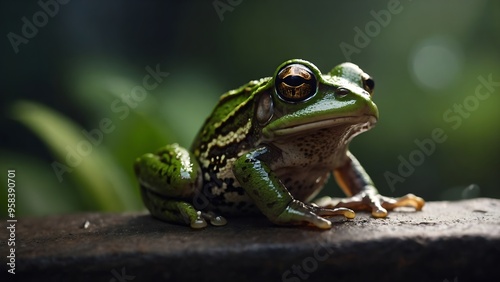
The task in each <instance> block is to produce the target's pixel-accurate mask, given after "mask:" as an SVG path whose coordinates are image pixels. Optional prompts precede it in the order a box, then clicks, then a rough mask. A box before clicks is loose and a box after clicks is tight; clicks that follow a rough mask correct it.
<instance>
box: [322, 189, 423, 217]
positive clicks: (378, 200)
mask: <svg viewBox="0 0 500 282" xmlns="http://www.w3.org/2000/svg"><path fill="white" fill-rule="evenodd" d="M326 198H328V199H326ZM326 198H323V199H319V200H318V201H317V204H318V205H321V206H325V207H334V208H340V207H344V208H350V209H353V210H358V211H359V210H368V211H371V213H372V216H373V217H376V218H383V217H386V216H387V211H388V210H393V209H395V208H397V207H411V208H414V209H415V210H417V211H419V210H421V209H422V207H423V206H424V204H425V201H424V199H422V198H420V197H417V196H415V195H413V194H407V195H405V196H403V197H399V198H391V197H386V196H382V195H380V194H378V193H377V192H374V191H372V190H366V191H362V192H360V193H358V194H356V195H354V196H352V197H350V198H347V199H341V200H340V201H339V202H338V203H333V201H332V199H331V198H329V197H326Z"/></svg>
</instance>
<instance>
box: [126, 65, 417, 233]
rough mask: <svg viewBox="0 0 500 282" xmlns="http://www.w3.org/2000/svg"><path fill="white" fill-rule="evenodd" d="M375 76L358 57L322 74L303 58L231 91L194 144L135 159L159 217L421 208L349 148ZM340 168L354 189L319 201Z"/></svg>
mask: <svg viewBox="0 0 500 282" xmlns="http://www.w3.org/2000/svg"><path fill="white" fill-rule="evenodd" d="M374 87H375V82H374V80H373V78H372V77H371V76H369V75H368V74H367V73H365V72H364V71H363V70H361V68H360V67H359V66H357V65H355V64H353V63H350V62H345V63H341V64H339V65H337V66H335V67H334V68H333V69H332V70H331V71H330V72H327V73H322V72H321V71H320V70H319V69H318V68H317V67H316V66H315V65H314V64H312V63H311V62H309V61H306V60H302V59H292V60H287V61H285V62H283V63H282V64H280V65H279V66H278V67H277V68H276V70H275V72H274V74H273V76H272V77H265V78H261V79H257V80H252V81H250V82H248V83H246V84H244V85H242V86H240V87H239V88H236V89H233V90H230V91H228V92H226V93H224V94H223V95H222V96H221V97H220V99H219V102H218V104H217V105H216V106H215V108H214V109H213V111H212V113H211V114H210V115H209V116H208V118H207V119H206V121H205V123H204V125H203V126H202V127H201V129H200V131H199V132H198V134H197V136H196V138H195V140H194V142H193V144H192V146H191V148H190V149H186V148H184V147H182V146H180V145H179V144H177V143H174V144H168V145H165V146H163V147H161V148H160V149H158V150H157V151H156V152H154V153H147V154H144V155H142V156H140V157H139V158H137V159H136V160H135V162H134V171H135V174H136V176H137V179H138V182H139V186H140V191H141V196H142V199H143V202H144V205H145V206H146V208H147V209H148V210H149V211H150V213H151V214H152V216H153V217H156V218H158V219H160V220H163V221H166V222H170V223H177V224H182V225H187V226H190V227H191V228H193V229H201V228H204V227H206V226H207V225H208V223H210V224H211V225H213V226H222V225H225V224H227V222H228V220H227V218H228V217H232V218H237V217H238V216H245V215H254V214H263V215H264V216H265V217H267V218H268V219H269V221H270V222H272V223H274V224H276V225H284V226H288V225H290V226H310V227H313V228H319V229H331V228H332V217H334V216H340V217H343V218H344V219H345V220H351V219H353V218H354V217H355V215H356V213H355V212H357V211H368V212H371V215H372V216H373V217H374V218H384V217H386V216H387V215H388V211H392V210H394V209H395V208H398V207H409V208H411V209H414V210H416V211H419V210H421V209H422V207H423V206H424V204H425V201H424V199H422V198H421V197H418V196H415V195H414V194H406V195H404V196H402V197H386V196H382V195H381V194H380V193H379V192H378V190H377V189H376V187H375V185H374V183H373V181H372V180H371V178H370V177H369V175H368V174H367V172H366V171H365V170H364V169H363V167H362V166H361V164H360V163H359V161H358V160H357V159H356V158H355V157H354V155H353V154H352V153H351V152H350V150H349V144H350V142H351V140H352V139H353V138H354V137H355V136H357V135H359V134H360V133H362V132H365V131H367V130H369V129H371V128H373V127H374V125H375V124H376V123H377V121H378V119H379V111H378V108H377V106H376V105H375V103H374V102H373V100H372V98H373V95H374ZM331 175H333V177H334V178H335V180H336V181H337V183H338V184H339V185H338V186H340V188H341V190H342V191H343V192H344V193H345V194H346V196H347V197H346V198H342V199H341V200H337V201H335V200H334V199H333V198H329V199H331V201H328V200H327V201H322V203H323V204H321V205H320V204H318V203H317V202H314V201H313V200H314V199H315V197H316V196H317V195H318V193H319V192H320V191H321V190H322V189H323V187H325V185H326V183H327V180H328V179H329V178H330V176H331Z"/></svg>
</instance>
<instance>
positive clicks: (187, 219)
mask: <svg viewBox="0 0 500 282" xmlns="http://www.w3.org/2000/svg"><path fill="white" fill-rule="evenodd" d="M134 170H135V174H136V175H137V178H138V179H139V184H140V187H141V195H142V199H143V202H144V204H145V205H146V207H147V208H148V210H149V211H150V213H151V214H152V215H153V216H154V217H156V218H159V219H161V220H164V221H168V222H174V223H180V224H187V225H190V226H191V227H192V228H203V227H205V226H206V225H207V223H206V221H205V219H207V220H209V221H210V222H211V223H212V224H213V225H224V224H225V223H226V220H225V219H224V218H222V217H217V216H214V215H212V214H210V213H204V212H202V211H199V210H196V209H195V207H194V206H193V205H192V204H191V203H189V201H190V199H192V198H193V195H194V194H195V193H196V191H197V188H199V187H200V186H201V170H200V167H199V165H198V163H197V162H196V160H195V158H194V156H193V155H192V154H191V153H190V152H189V151H187V150H186V149H184V148H182V147H180V146H179V145H178V144H171V145H167V146H164V147H162V148H160V149H159V150H158V151H157V152H155V153H154V154H145V155H143V156H142V157H139V158H138V159H137V160H136V161H135V164H134Z"/></svg>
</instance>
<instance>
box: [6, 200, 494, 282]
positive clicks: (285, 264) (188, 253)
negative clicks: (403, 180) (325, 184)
mask: <svg viewBox="0 0 500 282" xmlns="http://www.w3.org/2000/svg"><path fill="white" fill-rule="evenodd" d="M333 225H334V227H333V228H332V229H331V230H328V231H321V230H317V229H313V228H307V227H279V226H274V225H272V224H270V223H269V222H268V221H267V219H265V218H262V217H256V218H229V224H228V225H226V226H224V227H213V226H209V227H208V228H206V229H204V230H191V229H190V228H188V227H185V226H179V225H172V224H168V223H164V222H161V221H158V220H156V219H154V218H152V217H151V216H149V214H147V213H125V214H109V213H87V214H77V215H62V216H49V217H41V218H21V219H19V220H18V222H17V223H16V275H15V278H18V279H19V280H18V281H116V282H118V281H238V282H242V281H289V282H298V281H304V280H307V281H449V282H455V281H460V282H462V281H480V280H479V279H482V281H500V200H497V199H487V198H480V199H473V200H464V201H459V202H429V203H427V204H426V206H425V207H424V209H423V211H421V212H413V211H410V210H399V211H398V212H392V213H390V214H389V217H388V218H386V219H374V218H372V217H370V216H369V214H367V213H359V212H358V213H357V216H356V218H355V219H354V220H343V219H341V220H337V219H336V220H335V221H334V224H333ZM3 230H5V229H3ZM5 238H6V237H5V236H2V241H1V250H2V258H3V263H2V265H3V266H4V267H5V265H6V263H7V258H6V255H5V254H7V252H8V251H7V250H8V249H7V242H6V241H5ZM3 277H6V278H9V279H12V278H13V275H11V274H9V273H7V271H6V270H4V271H2V279H1V280H2V281H11V280H5V279H4V278H3ZM491 279H493V280H491Z"/></svg>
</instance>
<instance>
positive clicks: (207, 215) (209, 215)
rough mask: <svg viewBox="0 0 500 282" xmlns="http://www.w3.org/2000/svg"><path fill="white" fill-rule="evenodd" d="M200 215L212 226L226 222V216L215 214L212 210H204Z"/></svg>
mask: <svg viewBox="0 0 500 282" xmlns="http://www.w3.org/2000/svg"><path fill="white" fill-rule="evenodd" d="M201 216H202V217H203V218H204V219H206V220H208V221H209V222H210V224H212V225H213V226H224V225H226V224H227V220H226V218H224V217H223V216H220V215H216V214H214V213H213V212H204V213H201Z"/></svg>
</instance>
